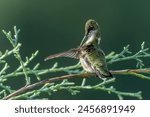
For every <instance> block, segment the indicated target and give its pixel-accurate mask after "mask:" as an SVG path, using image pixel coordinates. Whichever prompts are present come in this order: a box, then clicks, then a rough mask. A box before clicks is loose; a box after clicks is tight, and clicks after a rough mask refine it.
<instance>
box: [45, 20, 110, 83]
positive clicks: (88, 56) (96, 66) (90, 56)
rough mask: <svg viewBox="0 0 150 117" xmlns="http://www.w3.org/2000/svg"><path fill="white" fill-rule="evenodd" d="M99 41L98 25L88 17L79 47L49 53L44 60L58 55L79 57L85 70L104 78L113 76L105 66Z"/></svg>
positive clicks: (103, 54)
mask: <svg viewBox="0 0 150 117" xmlns="http://www.w3.org/2000/svg"><path fill="white" fill-rule="evenodd" d="M84 41H85V42H84ZM100 41H101V33H100V28H99V25H98V23H97V22H96V21H95V20H93V19H89V20H88V21H87V22H86V23H85V34H84V37H83V40H82V41H81V43H80V45H79V47H77V48H73V49H70V50H68V51H65V52H62V53H58V54H54V55H50V56H48V57H47V58H45V61H47V60H49V59H54V58H58V57H69V58H74V59H79V60H80V63H81V65H82V67H83V69H84V70H85V71H86V72H89V73H95V74H96V76H98V77H99V78H101V79H102V80H105V79H106V78H107V77H113V76H112V74H111V73H110V72H109V70H108V68H107V63H106V59H105V53H104V52H103V50H102V49H101V48H100V47H99V44H100Z"/></svg>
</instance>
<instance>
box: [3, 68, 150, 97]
mask: <svg viewBox="0 0 150 117" xmlns="http://www.w3.org/2000/svg"><path fill="white" fill-rule="evenodd" d="M110 72H111V73H112V74H120V75H134V76H136V77H139V78H142V79H147V80H150V77H148V76H145V75H143V73H144V74H145V73H146V74H150V68H145V69H126V70H114V71H110ZM93 76H95V74H92V73H81V74H71V75H64V76H58V77H53V78H49V79H45V80H42V81H39V82H36V83H33V84H29V85H26V86H24V87H22V88H20V89H18V90H17V91H15V92H13V93H11V94H9V95H8V96H6V97H4V98H3V99H4V100H8V99H11V98H12V97H14V96H17V95H19V94H22V93H24V92H26V91H28V90H33V89H34V88H36V87H39V86H42V85H44V84H45V83H52V82H56V81H59V80H64V79H72V78H89V77H93Z"/></svg>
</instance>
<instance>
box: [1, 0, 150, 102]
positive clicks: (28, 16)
mask: <svg viewBox="0 0 150 117" xmlns="http://www.w3.org/2000/svg"><path fill="white" fill-rule="evenodd" d="M90 18H92V19H95V20H96V21H97V22H98V23H99V24H100V28H101V32H102V41H101V48H102V49H103V50H104V51H105V53H106V54H108V53H109V52H111V51H116V52H120V51H121V50H122V48H123V47H124V46H126V45H127V44H130V50H131V51H132V52H136V51H138V50H139V49H140V44H141V43H142V42H143V41H145V42H146V47H150V0H124V1H123V0H122V1H121V0H89V1H88V0H30V1H28V0H0V30H2V29H5V30H7V31H8V30H13V26H17V27H18V28H20V29H21V33H20V35H19V41H20V42H21V43H23V45H22V50H21V52H22V56H24V57H25V56H29V55H31V52H34V51H36V50H39V51H40V53H39V56H38V57H37V58H36V60H35V62H40V63H41V68H49V67H51V66H52V65H53V64H54V63H55V62H56V61H57V62H59V66H67V65H73V64H76V63H77V61H76V60H72V59H68V58H62V59H61V58H60V59H55V60H51V61H48V62H44V61H43V59H44V58H45V57H46V56H47V55H50V54H54V53H57V52H62V51H65V50H68V49H70V48H73V47H77V46H78V45H79V44H80V42H81V40H82V38H83V35H84V24H85V22H86V21H87V20H88V19H90ZM6 48H8V49H10V48H11V45H10V44H9V42H8V41H7V40H6V39H5V36H4V35H3V33H2V32H0V50H1V51H4V50H5V49H6ZM10 61H11V59H10ZM144 63H145V67H150V60H149V59H144ZM12 64H13V66H14V67H15V65H16V64H15V62H14V61H13V62H12ZM135 65H136V62H135V61H126V62H119V63H115V64H113V65H109V66H108V67H109V69H112V70H113V69H128V68H135ZM57 75H58V74H57ZM116 77H117V80H116V82H115V83H114V84H113V85H114V86H115V87H116V88H117V89H119V90H121V91H130V92H137V91H142V92H143V97H144V99H150V93H149V90H150V82H149V81H146V80H142V79H138V78H136V77H130V76H116ZM75 80H76V79H75ZM20 82H21V81H20ZM20 82H19V81H18V82H15V83H14V82H13V80H12V82H11V84H12V85H14V87H15V88H17V86H19V84H20ZM97 82H100V81H99V79H96V78H95V79H88V81H87V83H89V84H94V83H95V84H96V83H97ZM49 99H117V98H116V96H115V95H108V94H107V93H104V92H100V91H89V90H85V91H84V90H83V91H82V92H81V93H80V94H78V95H76V96H72V95H71V94H70V93H68V92H67V91H63V92H58V93H55V94H53V95H52V96H51V97H49ZM126 99H132V98H126Z"/></svg>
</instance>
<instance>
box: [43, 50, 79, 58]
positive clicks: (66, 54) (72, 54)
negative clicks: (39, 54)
mask: <svg viewBox="0 0 150 117" xmlns="http://www.w3.org/2000/svg"><path fill="white" fill-rule="evenodd" d="M78 53H79V52H78V48H75V49H70V50H68V51H66V52H62V53H58V54H54V55H50V56H48V57H46V58H45V59H44V60H45V61H47V60H49V59H54V58H59V57H68V58H74V59H79V56H78Z"/></svg>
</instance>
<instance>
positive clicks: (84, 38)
mask: <svg viewBox="0 0 150 117" xmlns="http://www.w3.org/2000/svg"><path fill="white" fill-rule="evenodd" d="M86 39H87V36H86V35H85V36H84V37H83V39H82V41H81V43H80V47H81V46H82V45H83V43H84V40H86Z"/></svg>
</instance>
